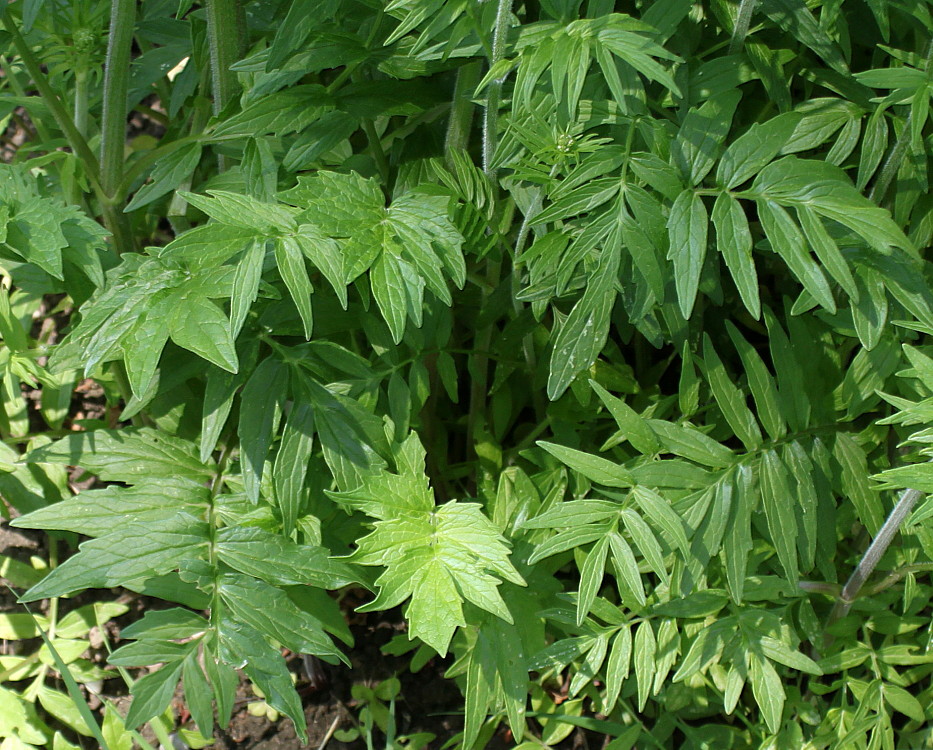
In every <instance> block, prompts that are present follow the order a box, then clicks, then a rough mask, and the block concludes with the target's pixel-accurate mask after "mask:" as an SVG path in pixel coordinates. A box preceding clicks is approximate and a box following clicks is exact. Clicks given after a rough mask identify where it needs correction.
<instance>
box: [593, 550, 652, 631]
mask: <svg viewBox="0 0 933 750" xmlns="http://www.w3.org/2000/svg"><path fill="white" fill-rule="evenodd" d="M608 540H609V547H610V549H612V564H613V567H614V568H615V571H616V583H617V584H618V586H619V593H620V595H621V597H622V601H623V602H625V604H626V605H627V606H628V607H630V608H631V609H635V610H640V609H641V608H643V607H644V606H645V603H646V599H645V585H644V583H643V582H642V580H641V573H640V572H639V570H638V561H637V560H636V559H635V554H634V553H633V552H632V548H631V547H630V546H629V543H628V542H627V541H625V538H624V537H623V536H622V535H621V534H618V533H616V532H612V533H610V534H609V535H608ZM597 544H598V543H597ZM594 549H595V547H594ZM581 585H582V584H581ZM577 618H578V619H579V614H578V615H577ZM636 641H637V639H636Z"/></svg>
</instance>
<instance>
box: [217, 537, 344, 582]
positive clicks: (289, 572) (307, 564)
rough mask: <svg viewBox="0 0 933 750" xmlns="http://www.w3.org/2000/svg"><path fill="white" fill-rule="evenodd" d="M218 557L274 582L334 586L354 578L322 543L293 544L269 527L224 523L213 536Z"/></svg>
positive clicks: (236, 568)
mask: <svg viewBox="0 0 933 750" xmlns="http://www.w3.org/2000/svg"><path fill="white" fill-rule="evenodd" d="M215 550H216V554H217V556H218V557H219V559H220V560H222V561H223V562H224V563H226V564H227V565H229V566H230V567H231V568H233V569H234V570H238V571H240V572H241V573H245V574H247V575H250V576H253V577H255V578H260V579H262V580H264V581H266V582H267V583H271V584H274V585H299V584H306V585H311V586H317V587H319V588H324V589H336V588H340V587H341V586H346V585H348V584H350V583H353V582H354V581H355V580H356V576H355V575H354V574H353V572H352V571H351V570H350V568H349V567H348V566H347V565H345V564H344V563H341V562H339V561H337V560H332V559H331V558H330V556H329V553H328V551H327V550H326V549H324V548H323V547H311V546H308V545H302V544H296V543H295V542H292V541H291V540H290V539H287V538H285V537H284V536H281V535H279V534H273V533H272V532H271V531H265V530H264V529H260V528H256V527H250V526H227V527H225V528H223V529H220V530H219V531H218V532H217V534H216V536H215Z"/></svg>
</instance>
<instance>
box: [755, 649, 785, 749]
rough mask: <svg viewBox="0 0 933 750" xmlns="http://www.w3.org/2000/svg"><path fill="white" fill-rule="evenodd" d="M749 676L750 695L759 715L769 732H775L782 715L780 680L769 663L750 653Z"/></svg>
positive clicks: (783, 697)
mask: <svg viewBox="0 0 933 750" xmlns="http://www.w3.org/2000/svg"><path fill="white" fill-rule="evenodd" d="M748 659H749V676H750V677H751V683H752V694H753V695H754V696H755V702H756V703H757V704H758V706H759V707H760V708H761V713H762V714H763V715H764V717H765V722H766V723H767V725H768V729H769V731H771V732H772V733H774V732H777V731H778V729H779V728H780V726H781V718H782V716H783V714H784V701H785V693H784V685H783V684H782V683H781V678H780V677H779V676H778V673H777V672H776V671H775V669H774V667H773V666H771V662H769V661H768V660H767V659H764V658H762V657H761V656H759V655H758V654H755V653H750V654H749V656H748Z"/></svg>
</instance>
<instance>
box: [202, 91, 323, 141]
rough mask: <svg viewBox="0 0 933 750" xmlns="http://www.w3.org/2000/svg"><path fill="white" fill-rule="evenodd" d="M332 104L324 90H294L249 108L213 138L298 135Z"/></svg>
mask: <svg viewBox="0 0 933 750" xmlns="http://www.w3.org/2000/svg"><path fill="white" fill-rule="evenodd" d="M330 101H331V100H330V97H329V96H328V95H327V93H326V90H325V88H324V87H323V86H320V85H318V84H310V85H306V86H293V87H292V88H289V89H286V90H284V91H277V92H276V93H274V94H268V95H266V96H263V97H262V98H260V99H259V100H257V101H255V102H252V103H251V104H249V105H247V106H246V107H245V108H244V109H243V111H242V112H238V113H237V114H235V115H233V116H232V117H230V118H229V119H227V120H224V121H223V122H221V123H219V124H218V125H217V126H216V127H215V128H214V132H213V133H212V135H213V137H214V138H226V137H229V136H239V137H253V138H255V137H258V136H261V135H266V134H270V133H274V134H276V135H278V136H283V135H287V134H288V133H297V132H298V131H299V130H302V129H304V128H305V127H307V126H308V125H310V124H311V123H312V122H314V121H315V120H316V119H317V118H318V117H320V115H321V113H322V111H323V109H324V108H326V107H329V106H331V105H330Z"/></svg>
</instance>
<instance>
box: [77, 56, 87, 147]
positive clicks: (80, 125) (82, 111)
mask: <svg viewBox="0 0 933 750" xmlns="http://www.w3.org/2000/svg"><path fill="white" fill-rule="evenodd" d="M87 93H88V92H87V71H86V70H77V71H75V113H74V121H75V127H76V128H77V130H78V132H79V133H80V134H81V135H82V136H83V137H85V138H87V115H88V111H87V109H88V104H87Z"/></svg>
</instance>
